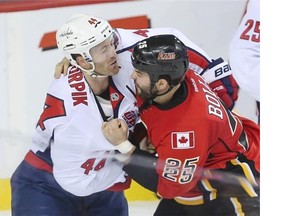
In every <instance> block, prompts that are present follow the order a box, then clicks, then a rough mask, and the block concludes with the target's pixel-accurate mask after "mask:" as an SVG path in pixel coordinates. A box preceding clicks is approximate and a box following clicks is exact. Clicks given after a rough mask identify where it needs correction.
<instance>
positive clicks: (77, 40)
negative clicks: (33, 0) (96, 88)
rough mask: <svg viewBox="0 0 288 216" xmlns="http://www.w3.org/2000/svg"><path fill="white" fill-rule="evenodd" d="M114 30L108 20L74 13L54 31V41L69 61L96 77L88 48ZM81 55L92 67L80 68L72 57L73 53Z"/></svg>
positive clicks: (108, 35)
mask: <svg viewBox="0 0 288 216" xmlns="http://www.w3.org/2000/svg"><path fill="white" fill-rule="evenodd" d="M113 32H114V30H113V29H112V27H111V26H110V24H109V23H108V21H106V20H104V19H101V18H97V17H93V16H88V15H85V14H76V15H74V16H72V17H71V19H70V20H69V21H68V22H66V23H65V24H64V25H63V26H62V27H60V28H59V29H58V31H57V32H56V41H57V46H58V48H59V50H61V51H62V52H63V53H64V55H65V57H66V58H67V59H68V60H69V61H70V63H71V64H72V65H74V66H76V67H79V68H80V69H81V70H83V71H85V72H86V73H88V74H89V75H90V76H92V77H96V76H97V74H96V73H95V72H94V69H95V65H94V63H93V60H92V56H91V54H90V49H91V48H93V47H95V46H97V45H98V44H100V43H102V42H103V41H104V40H106V39H107V38H109V37H110V36H111V35H113ZM77 54H79V55H81V56H82V57H83V58H84V59H85V60H86V61H87V62H88V63H90V64H91V65H92V69H89V70H86V69H84V68H82V67H81V66H80V65H79V64H78V63H77V62H76V59H75V58H73V56H75V55H77Z"/></svg>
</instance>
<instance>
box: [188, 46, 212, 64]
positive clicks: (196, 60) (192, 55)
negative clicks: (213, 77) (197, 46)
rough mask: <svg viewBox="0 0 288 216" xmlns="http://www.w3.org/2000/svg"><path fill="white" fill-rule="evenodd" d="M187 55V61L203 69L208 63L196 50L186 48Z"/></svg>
mask: <svg viewBox="0 0 288 216" xmlns="http://www.w3.org/2000/svg"><path fill="white" fill-rule="evenodd" d="M187 53H188V57H189V62H191V63H193V64H196V65H198V66H200V67H202V68H203V69H206V68H207V67H208V65H209V61H208V60H207V59H206V58H205V57H204V56H202V55H200V54H198V53H197V52H195V51H193V50H189V49H188V52H187Z"/></svg>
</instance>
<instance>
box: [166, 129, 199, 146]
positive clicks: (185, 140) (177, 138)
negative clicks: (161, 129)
mask: <svg viewBox="0 0 288 216" xmlns="http://www.w3.org/2000/svg"><path fill="white" fill-rule="evenodd" d="M171 143H172V148H173V149H188V148H194V147H195V137H194V131H189V132H172V134H171Z"/></svg>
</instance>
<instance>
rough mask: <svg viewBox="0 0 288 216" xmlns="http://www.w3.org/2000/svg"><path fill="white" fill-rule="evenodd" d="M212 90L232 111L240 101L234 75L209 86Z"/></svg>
mask: <svg viewBox="0 0 288 216" xmlns="http://www.w3.org/2000/svg"><path fill="white" fill-rule="evenodd" d="M209 86H210V88H211V89H212V90H213V91H214V92H215V93H216V94H217V95H218V97H220V98H221V100H222V101H223V102H224V104H225V105H226V107H227V108H228V109H229V110H232V109H233V107H234V105H235V101H236V100H237V99H238V89H239V87H238V84H237V82H236V80H235V79H234V77H233V76H232V75H229V76H226V77H224V78H222V79H219V80H216V81H214V82H212V83H210V84H209Z"/></svg>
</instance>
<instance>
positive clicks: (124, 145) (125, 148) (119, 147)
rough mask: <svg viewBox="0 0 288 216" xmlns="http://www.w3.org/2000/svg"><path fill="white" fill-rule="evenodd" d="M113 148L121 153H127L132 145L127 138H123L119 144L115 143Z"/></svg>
mask: <svg viewBox="0 0 288 216" xmlns="http://www.w3.org/2000/svg"><path fill="white" fill-rule="evenodd" d="M115 148H116V149H117V150H118V151H120V152H121V153H122V154H127V153H128V152H130V151H131V150H132V149H133V148H134V145H133V144H132V143H130V142H129V141H128V140H125V141H124V142H122V143H120V144H119V145H116V146H115Z"/></svg>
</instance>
